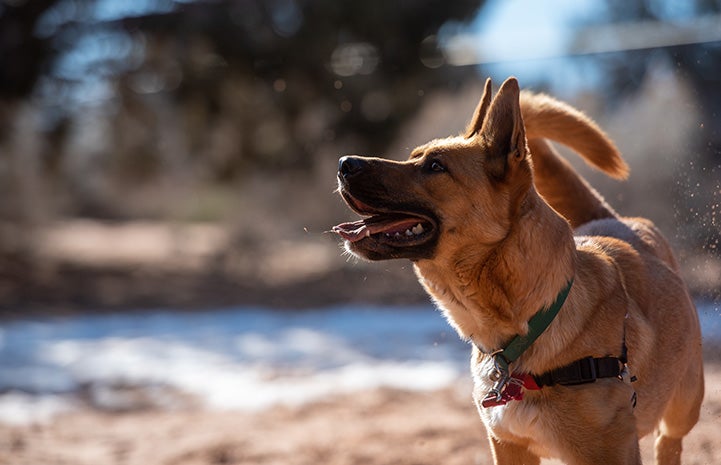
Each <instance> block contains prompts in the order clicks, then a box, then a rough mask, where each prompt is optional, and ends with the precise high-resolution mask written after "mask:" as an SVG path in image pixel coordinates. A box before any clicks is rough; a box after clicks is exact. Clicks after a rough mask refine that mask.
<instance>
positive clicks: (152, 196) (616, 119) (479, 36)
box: [0, 0, 721, 314]
mask: <svg viewBox="0 0 721 465" xmlns="http://www.w3.org/2000/svg"><path fill="white" fill-rule="evenodd" d="M509 75H515V76H517V77H518V78H519V80H520V82H521V84H522V86H523V87H525V88H532V89H536V90H539V91H547V92H550V93H552V94H553V95H556V96H558V97H559V98H562V99H565V100H567V101H569V102H571V103H572V104H574V105H576V106H578V107H580V108H582V109H583V110H584V111H586V112H588V113H589V114H590V115H592V116H593V117H594V118H596V119H597V120H598V121H599V122H600V124H601V126H602V127H604V128H605V129H607V130H608V132H609V133H610V134H611V136H612V137H613V138H614V139H615V140H616V141H617V143H618V145H619V147H620V148H621V150H622V151H623V153H624V155H625V157H626V158H627V160H628V161H629V163H630V165H631V169H632V175H631V178H630V179H629V181H628V182H626V183H617V182H612V181H608V180H606V179H604V178H603V177H601V176H596V175H595V174H594V173H588V170H585V169H584V167H582V166H581V167H580V168H581V169H584V173H586V175H587V176H589V177H590V178H592V179H591V180H592V182H593V184H594V185H596V186H598V188H599V189H600V190H601V192H602V193H603V194H604V195H605V196H606V197H608V198H609V200H610V201H611V203H612V204H613V205H614V206H615V207H617V208H618V210H619V211H620V212H622V213H623V214H626V215H637V214H638V215H646V216H649V217H650V218H652V219H653V220H654V221H655V222H656V223H657V224H658V225H660V227H661V228H662V229H663V230H664V231H665V233H666V234H667V235H668V236H669V238H670V240H671V241H672V242H673V243H674V246H675V247H676V250H677V252H678V254H679V255H680V258H681V262H682V263H683V265H684V273H685V275H686V278H687V280H688V282H689V284H690V286H691V287H692V288H693V290H694V291H695V293H697V294H698V295H704V296H711V297H713V296H718V288H719V286H718V284H719V276H721V260H720V259H719V250H718V248H719V237H720V233H719V220H718V217H717V213H718V210H719V208H721V207H719V201H720V196H721V185H720V184H721V172H720V171H719V170H721V168H720V166H721V85H720V84H721V77H720V76H721V3H720V2H717V1H711V0H703V1H702V0H698V1H674V0H646V1H635V2H626V1H623V2H621V1H619V2H598V1H593V0H584V1H581V2H578V1H570V0H554V2H552V4H546V3H544V4H540V3H539V4H536V3H534V2H524V1H514V2H501V1H497V0H494V1H478V0H474V1H470V0H462V1H453V2H449V1H435V0H423V1H412V2H411V1H399V2H373V3H371V4H365V3H362V4H359V3H357V2H347V1H336V0H328V1H324V0H267V1H252V0H238V1H230V0H228V1H217V0H213V1H203V0H200V1H191V0H188V1H177V0H176V1H174V0H134V1H118V0H33V1H24V0H4V1H3V2H1V3H0V190H1V194H2V195H0V306H1V307H2V308H3V309H4V312H10V313H19V314H23V313H25V312H28V311H30V310H31V309H36V310H41V311H44V310H47V309H49V308H51V307H52V308H53V309H55V310H58V309H61V310H68V309H75V310H78V309H91V308H92V309H94V310H97V309H101V308H126V307H147V306H158V305H173V306H182V307H207V306H209V305H218V304H222V305H233V304H238V303H253V304H266V305H272V306H280V307H308V306H315V305H318V304H329V303H338V302H345V301H348V300H349V299H351V300H355V299H366V300H367V299H371V300H373V299H381V300H382V301H384V302H387V299H391V300H392V301H413V302H415V301H419V300H423V299H425V297H424V296H423V294H422V293H421V292H420V289H419V286H417V285H416V284H415V280H414V279H413V276H412V273H409V272H408V270H407V268H408V266H407V264H406V263H399V264H395V263H384V264H373V265H371V266H368V265H366V264H363V263H355V262H354V261H353V260H351V261H348V260H347V259H346V258H344V257H342V256H341V254H340V253H339V248H338V240H337V238H336V237H334V236H333V235H330V234H327V233H326V232H327V231H328V230H329V229H330V227H331V226H332V225H333V224H335V223H338V222H340V221H342V220H346V219H348V218H352V217H353V215H352V214H349V212H348V211H347V210H346V208H345V207H344V206H343V205H342V202H341V201H340V199H339V197H338V196H337V195H335V194H334V192H333V191H334V188H335V179H334V176H335V174H334V172H335V169H336V163H337V159H338V157H339V156H341V155H344V154H349V153H354V154H367V155H378V156H384V157H389V158H396V159H403V158H405V157H407V154H408V153H409V151H410V150H411V149H412V148H413V147H414V146H415V145H416V144H419V143H421V142H424V141H427V140H429V139H430V138H433V137H438V136H445V135H448V134H455V133H457V132H459V131H460V130H461V129H462V128H463V127H464V125H465V123H466V120H467V118H469V116H470V114H471V111H472V109H473V107H474V105H475V103H476V102H477V100H478V98H479V97H480V89H481V88H480V86H481V83H482V82H483V80H484V79H485V78H486V77H488V76H490V77H492V78H493V79H494V82H495V83H496V85H499V84H500V82H502V80H503V79H505V78H506V77H507V76H509ZM569 157H570V159H571V160H573V161H574V162H577V158H576V157H575V156H573V155H569ZM384 274H386V276H384ZM368 280H370V283H368ZM396 281H397V282H396ZM389 283H391V285H390V286H388V285H387V284H389Z"/></svg>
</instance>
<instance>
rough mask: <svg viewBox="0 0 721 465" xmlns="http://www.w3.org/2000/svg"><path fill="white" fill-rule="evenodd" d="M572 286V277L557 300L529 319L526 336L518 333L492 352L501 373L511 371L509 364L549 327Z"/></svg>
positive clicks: (497, 369) (557, 296)
mask: <svg viewBox="0 0 721 465" xmlns="http://www.w3.org/2000/svg"><path fill="white" fill-rule="evenodd" d="M571 286H573V278H571V279H570V280H569V281H568V283H566V285H565V286H564V288H563V289H561V291H560V292H559V293H558V295H556V300H554V301H553V303H552V304H551V305H550V306H548V307H544V308H542V309H541V310H539V311H538V312H537V313H536V314H535V315H533V317H531V319H530V320H528V333H527V334H526V335H525V336H521V335H517V336H516V337H514V338H513V339H512V340H511V342H509V343H508V344H507V345H506V347H504V348H502V349H499V350H496V351H494V352H492V353H491V354H490V356H491V357H493V360H494V363H495V365H496V371H499V372H501V373H499V374H504V373H506V374H507V373H508V372H509V365H510V364H511V363H513V362H515V361H516V360H517V359H518V358H519V357H520V356H521V354H523V352H525V351H526V349H528V348H529V347H530V346H531V344H533V343H534V342H535V341H536V339H538V337H539V336H540V335H541V334H543V332H544V331H545V330H546V329H547V328H548V326H549V325H550V324H551V322H552V321H553V319H554V318H556V315H558V312H559V311H560V310H561V307H563V304H564V303H565V302H566V297H568V294H569V292H570V291H571Z"/></svg>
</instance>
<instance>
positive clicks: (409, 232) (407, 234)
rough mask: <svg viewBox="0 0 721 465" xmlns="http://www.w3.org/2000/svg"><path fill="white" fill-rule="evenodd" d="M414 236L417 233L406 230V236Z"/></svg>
mask: <svg viewBox="0 0 721 465" xmlns="http://www.w3.org/2000/svg"><path fill="white" fill-rule="evenodd" d="M413 234H415V233H413V232H412V231H411V230H410V229H406V236H408V237H410V236H412V235H413Z"/></svg>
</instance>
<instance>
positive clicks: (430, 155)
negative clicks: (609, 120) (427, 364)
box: [333, 78, 704, 465]
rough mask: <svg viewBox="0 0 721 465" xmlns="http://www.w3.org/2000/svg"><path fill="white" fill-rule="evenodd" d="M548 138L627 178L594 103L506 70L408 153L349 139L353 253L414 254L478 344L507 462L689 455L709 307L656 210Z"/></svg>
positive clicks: (485, 403)
mask: <svg viewBox="0 0 721 465" xmlns="http://www.w3.org/2000/svg"><path fill="white" fill-rule="evenodd" d="M548 140H555V141H557V142H560V143H562V144H564V145H567V146H568V147H570V148H571V149H572V150H574V151H575V152H577V153H578V154H579V155H580V156H581V157H582V158H583V159H584V160H585V161H586V162H587V163H589V164H590V165H592V166H594V167H596V168H598V169H600V170H601V171H603V172H605V173H607V174H608V175H610V176H613V177H616V178H619V179H623V178H625V177H626V176H627V175H628V167H627V165H626V163H625V162H624V161H623V159H622V158H621V155H620V154H619V152H618V150H617V149H616V147H615V145H614V144H613V142H612V141H611V140H610V139H609V138H608V136H606V135H605V134H604V133H603V131H602V130H601V129H600V128H599V127H598V126H597V125H596V124H595V123H594V122H593V121H592V120H591V119H590V118H588V117H587V116H585V115H584V114H583V113H581V112H580V111H579V110H576V109H575V108H572V107H570V106H569V105H567V104H564V103H562V102H560V101H557V100H555V99H553V98H551V97H549V96H546V95H542V94H533V93H529V92H526V91H523V92H521V91H520V89H519V85H518V81H517V80H516V79H515V78H509V79H507V80H506V81H505V82H504V83H503V84H502V86H501V87H500V89H499V90H498V92H497V94H496V95H495V97H493V96H492V86H491V82H490V80H488V81H486V85H485V90H484V93H483V96H482V98H481V100H480V102H479V104H478V106H477V108H476V110H475V112H474V114H473V116H472V119H471V121H470V123H469V125H468V127H467V128H466V130H465V132H464V133H463V134H461V135H458V136H452V137H447V138H443V139H436V140H432V141H430V142H428V143H426V144H424V145H421V146H420V147H417V148H416V149H414V150H413V151H412V152H411V153H410V157H409V158H408V160H406V161H393V160H388V159H382V158H376V157H361V156H345V157H342V158H341V159H340V161H339V169H338V173H337V178H338V190H339V192H340V194H341V196H342V197H343V199H344V200H345V202H346V203H347V205H348V206H349V207H350V208H351V209H352V210H354V211H355V212H356V213H357V214H359V215H360V216H361V217H362V218H361V219H360V220H358V221H353V222H347V223H343V224H340V225H338V226H335V227H334V228H333V231H334V232H336V233H337V234H339V235H340V236H341V237H342V238H343V239H344V241H345V247H346V249H347V250H348V251H349V252H351V253H352V254H354V255H356V256H358V257H361V258H364V259H368V260H387V259H409V260H411V261H412V262H413V267H414V270H415V272H416V274H417V276H418V279H419V281H420V283H421V284H422V286H423V287H424V288H425V290H426V291H427V292H428V294H429V295H430V296H431V298H432V300H433V301H434V302H435V303H436V305H437V306H438V307H439V308H440V309H441V311H442V312H443V314H444V315H445V317H446V319H447V320H448V322H449V323H450V325H451V326H452V327H453V328H454V329H455V330H456V331H457V332H458V334H459V336H460V337H461V338H463V339H464V340H467V341H469V342H470V343H472V356H471V374H472V376H473V380H474V389H473V399H474V402H475V404H476V406H477V408H478V411H479V414H480V417H481V420H482V421H483V423H484V425H485V428H486V431H487V435H488V439H489V442H490V446H491V451H492V453H493V459H494V463H495V464H497V465H500V464H526V465H528V464H539V463H540V459H541V458H545V457H553V458H558V459H560V460H562V461H564V462H565V463H569V464H589V465H590V464H603V465H610V464H639V463H641V458H640V452H639V444H638V439H639V438H640V437H642V436H645V435H647V434H649V433H655V435H656V439H655V458H656V463H657V464H659V465H671V464H679V463H680V456H681V448H682V439H683V437H684V436H685V435H686V434H687V433H689V431H690V430H691V429H692V427H693V426H694V425H695V424H696V422H697V420H698V417H699V411H700V405H701V402H702V399H703V395H704V379H703V363H702V354H701V334H700V328H699V322H698V316H697V313H696V310H695V307H694V304H693V302H692V300H691V298H690V296H689V292H688V290H687V288H686V286H685V284H684V282H683V281H682V279H681V277H680V275H679V267H678V263H677V261H676V259H675V258H674V255H673V252H672V251H671V248H670V247H669V245H668V243H667V241H666V240H665V239H664V237H663V235H662V234H661V233H660V231H659V230H658V229H657V228H656V227H655V226H654V225H653V223H651V222H650V221H649V220H646V219H641V218H625V217H621V216H619V215H618V214H617V213H616V212H615V211H614V210H613V209H612V208H611V207H610V206H609V205H608V204H607V203H606V202H605V201H604V200H603V198H602V197H601V196H600V195H599V194H598V193H597V192H596V191H595V190H593V189H592V188H591V187H590V186H589V185H588V183H587V182H586V181H585V180H584V179H583V178H582V177H581V176H580V175H579V174H578V173H577V172H576V171H575V170H574V169H573V168H572V167H571V165H570V164H569V163H568V162H567V161H566V160H565V159H563V158H562V157H561V156H560V155H559V154H558V153H557V152H556V151H555V149H554V148H553V147H552V146H551V145H550V144H549V142H548Z"/></svg>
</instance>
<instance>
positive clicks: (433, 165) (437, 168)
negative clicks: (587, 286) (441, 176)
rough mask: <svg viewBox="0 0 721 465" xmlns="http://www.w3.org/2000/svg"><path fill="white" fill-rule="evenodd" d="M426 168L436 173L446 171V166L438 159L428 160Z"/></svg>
mask: <svg viewBox="0 0 721 465" xmlns="http://www.w3.org/2000/svg"><path fill="white" fill-rule="evenodd" d="M426 169H427V170H428V171H432V172H434V173H443V172H445V171H446V167H445V166H443V163H441V162H440V161H438V160H428V161H427V162H426Z"/></svg>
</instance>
